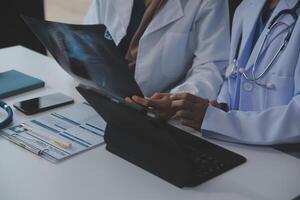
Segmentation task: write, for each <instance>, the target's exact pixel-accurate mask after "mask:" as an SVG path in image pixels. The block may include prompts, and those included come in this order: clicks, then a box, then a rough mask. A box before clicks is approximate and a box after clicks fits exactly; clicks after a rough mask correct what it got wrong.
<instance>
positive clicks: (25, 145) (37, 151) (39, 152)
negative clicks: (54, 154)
mask: <svg viewBox="0 0 300 200" xmlns="http://www.w3.org/2000/svg"><path fill="white" fill-rule="evenodd" d="M7 138H8V140H9V141H11V142H13V143H15V144H16V145H18V146H20V147H22V148H24V149H26V150H28V151H30V152H32V153H34V154H36V155H40V154H41V152H42V151H41V150H40V149H38V148H36V147H34V146H31V145H28V144H25V143H24V142H19V141H17V140H19V139H17V138H14V139H13V138H12V137H11V136H8V137H7Z"/></svg>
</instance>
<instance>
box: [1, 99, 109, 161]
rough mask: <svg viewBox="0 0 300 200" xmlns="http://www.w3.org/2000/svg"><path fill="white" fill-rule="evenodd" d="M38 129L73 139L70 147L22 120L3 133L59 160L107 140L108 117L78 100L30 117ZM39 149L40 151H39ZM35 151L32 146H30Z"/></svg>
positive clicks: (51, 159)
mask: <svg viewBox="0 0 300 200" xmlns="http://www.w3.org/2000/svg"><path fill="white" fill-rule="evenodd" d="M26 124H28V125H30V127H32V128H33V129H34V130H38V131H43V134H49V135H50V136H53V137H56V138H60V139H61V140H63V141H66V142H68V143H70V147H69V148H67V149H64V148H61V147H59V146H57V145H55V144H53V143H51V141H49V140H47V139H45V137H41V136H40V135H38V134H35V133H34V132H31V131H28V130H26V129H25V128H24V127H23V126H22V125H21V124H20V125H17V126H13V127H9V128H7V129H5V130H3V132H4V134H3V136H4V137H5V138H7V139H9V140H10V141H12V142H14V143H16V144H21V145H20V146H22V147H24V148H25V147H29V148H26V149H27V150H30V149H34V150H35V151H32V152H33V153H36V154H38V155H40V156H41V157H44V158H46V159H47V160H49V161H51V162H57V161H60V160H63V159H66V158H69V157H71V156H73V155H76V154H78V153H81V152H83V151H86V150H89V149H92V148H94V147H96V146H98V145H100V144H103V143H104V138H103V136H104V130H105V127H106V123H105V121H104V120H103V119H102V118H101V117H100V116H99V115H98V114H97V113H96V111H94V109H93V108H92V107H91V106H89V105H88V104H85V103H83V104H77V105H74V106H71V107H68V108H66V109H62V110H60V111H58V112H53V113H50V114H46V115H43V116H41V117H39V118H35V119H32V120H30V121H26ZM36 149H38V150H39V151H36ZM30 151H31V150H30Z"/></svg>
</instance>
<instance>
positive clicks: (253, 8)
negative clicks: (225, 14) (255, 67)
mask: <svg viewBox="0 0 300 200" xmlns="http://www.w3.org/2000/svg"><path fill="white" fill-rule="evenodd" d="M265 2H266V0H252V1H251V2H249V5H248V7H247V10H245V12H244V14H243V16H242V21H243V24H242V32H243V37H242V43H241V46H240V49H241V53H240V56H239V65H242V66H240V67H242V68H245V65H246V64H247V62H248V59H249V56H250V55H251V52H250V51H251V48H252V42H253V34H254V33H255V27H256V22H257V20H258V18H259V15H260V13H261V11H262V9H263V7H264V5H265ZM238 37H240V36H238Z"/></svg>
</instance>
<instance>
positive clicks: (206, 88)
mask: <svg viewBox="0 0 300 200" xmlns="http://www.w3.org/2000/svg"><path fill="white" fill-rule="evenodd" d="M182 92H186V93H190V94H193V95H195V96H199V97H202V98H206V99H216V94H215V92H213V88H211V87H210V85H208V84H198V85H197V86H196V85H193V84H187V83H185V84H182V85H179V86H177V87H175V88H173V89H172V90H171V91H170V93H173V94H174V93H182Z"/></svg>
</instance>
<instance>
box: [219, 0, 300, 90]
mask: <svg viewBox="0 0 300 200" xmlns="http://www.w3.org/2000/svg"><path fill="white" fill-rule="evenodd" d="M299 7H300V1H298V2H297V4H296V5H295V6H294V8H292V9H285V10H282V11H280V12H279V13H278V14H277V15H276V16H275V17H274V18H273V19H272V21H271V22H270V24H269V25H268V27H267V31H266V34H265V37H264V39H263V42H262V44H261V45H260V47H259V51H258V53H257V55H256V57H255V59H254V64H253V67H252V73H251V76H252V77H250V76H248V75H247V74H246V72H245V69H244V68H239V66H238V56H239V52H240V47H241V43H242V35H241V37H240V39H239V43H238V46H237V50H236V52H235V56H234V59H233V61H232V63H231V64H230V65H229V66H228V68H227V70H226V73H225V77H226V78H227V79H228V78H236V77H238V74H240V76H241V77H244V78H245V79H246V80H247V81H249V82H253V83H255V84H256V85H258V86H261V87H265V88H268V89H273V88H274V84H273V83H271V82H268V83H261V82H259V80H260V79H261V78H262V77H263V76H264V75H265V74H266V73H267V72H268V71H269V70H270V69H271V68H272V66H273V64H274V62H275V61H276V60H277V59H278V58H279V56H280V55H281V53H282V52H283V51H284V50H285V48H286V46H287V44H288V43H289V41H290V39H291V36H292V33H293V30H294V28H295V24H296V22H297V19H298V14H297V10H298V8H299ZM283 15H290V16H292V17H293V19H294V23H292V24H291V25H286V24H285V23H283V22H279V21H278V19H279V18H280V17H281V16H283ZM280 25H286V26H287V28H286V29H285V30H287V31H288V32H287V34H286V36H285V38H284V40H283V43H282V44H281V46H280V47H279V49H278V50H277V51H276V53H275V55H274V56H273V58H272V59H271V61H270V62H269V63H268V65H267V66H266V68H265V69H264V70H263V71H262V72H261V73H260V74H258V75H257V74H256V69H257V63H258V61H259V58H260V55H261V53H262V50H263V48H264V46H265V44H266V41H267V40H268V38H269V37H270V35H271V33H272V32H273V31H274V30H275V28H276V27H278V26H280Z"/></svg>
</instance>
